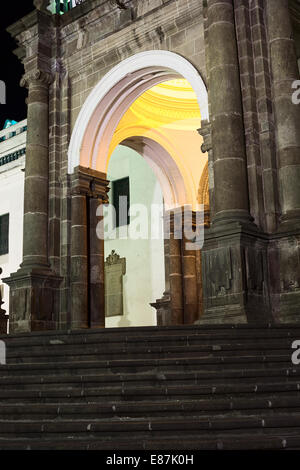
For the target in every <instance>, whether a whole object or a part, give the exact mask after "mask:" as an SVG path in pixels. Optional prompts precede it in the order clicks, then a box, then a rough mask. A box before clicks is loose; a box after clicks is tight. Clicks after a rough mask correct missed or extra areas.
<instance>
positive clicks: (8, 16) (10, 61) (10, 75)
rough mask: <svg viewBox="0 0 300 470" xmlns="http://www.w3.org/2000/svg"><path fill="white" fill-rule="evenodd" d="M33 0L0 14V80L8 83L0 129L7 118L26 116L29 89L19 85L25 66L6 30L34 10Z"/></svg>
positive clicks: (0, 112) (19, 119) (23, 117)
mask: <svg viewBox="0 0 300 470" xmlns="http://www.w3.org/2000/svg"><path fill="white" fill-rule="evenodd" d="M33 9H34V6H33V0H22V1H21V2H20V1H18V2H15V3H14V4H12V6H11V7H9V6H7V8H5V9H3V10H2V13H1V16H0V38H1V69H0V80H3V81H4V82H5V84H6V105H3V104H0V130H1V129H2V128H3V125H4V122H5V120H6V119H14V120H15V121H21V120H22V119H25V118H26V105H25V99H26V96H27V91H26V89H24V88H21V87H20V86H19V83H20V80H21V77H22V75H23V73H24V68H23V65H22V64H21V62H20V61H19V59H18V58H17V57H16V56H15V55H14V54H13V50H14V49H16V47H17V44H16V43H15V41H14V40H13V39H12V38H11V37H10V35H9V34H8V33H7V32H6V28H7V27H8V26H10V25H11V24H13V23H15V22H16V21H18V20H19V19H20V18H22V17H23V16H25V15H27V14H28V13H30V12H31V11H33Z"/></svg>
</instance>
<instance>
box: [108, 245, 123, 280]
mask: <svg viewBox="0 0 300 470" xmlns="http://www.w3.org/2000/svg"><path fill="white" fill-rule="evenodd" d="M121 263H122V264H123V271H124V272H123V274H126V258H121V256H120V255H118V253H116V250H112V252H111V254H110V255H109V256H108V257H107V258H106V261H105V264H106V266H113V265H114V264H121Z"/></svg>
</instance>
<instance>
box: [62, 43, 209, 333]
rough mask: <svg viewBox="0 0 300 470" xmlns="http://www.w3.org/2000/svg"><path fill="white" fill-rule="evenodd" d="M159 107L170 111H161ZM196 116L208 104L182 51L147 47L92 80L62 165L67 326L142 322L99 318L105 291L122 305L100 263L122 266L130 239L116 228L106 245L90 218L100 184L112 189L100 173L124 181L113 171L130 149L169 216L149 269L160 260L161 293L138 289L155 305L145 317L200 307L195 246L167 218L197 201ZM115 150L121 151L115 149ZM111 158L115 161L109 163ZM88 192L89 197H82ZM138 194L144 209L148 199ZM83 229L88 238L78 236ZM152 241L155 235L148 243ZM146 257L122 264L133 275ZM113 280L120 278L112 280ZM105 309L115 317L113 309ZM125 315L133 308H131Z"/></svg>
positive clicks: (181, 317) (164, 319)
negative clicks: (68, 271)
mask: <svg viewBox="0 0 300 470" xmlns="http://www.w3.org/2000/svg"><path fill="white" fill-rule="evenodd" d="M149 105H150V106H149ZM167 108H168V112H165V111H166V109H167ZM149 113H150V114H151V116H150V117H149ZM141 114H142V116H141ZM137 116H138V118H137ZM201 118H202V119H203V118H204V119H207V118H208V105H207V93H206V89H205V86H204V83H203V81H202V79H201V77H200V75H199V74H198V72H197V71H196V70H195V68H194V67H193V66H192V65H191V64H190V63H189V62H188V61H186V60H185V59H184V58H182V57H180V56H178V55H176V54H173V53H170V52H165V51H153V52H152V51H149V52H146V53H142V54H138V55H137V56H133V57H132V58H130V59H128V60H126V61H124V62H123V63H121V64H120V65H119V66H117V67H115V68H114V69H113V70H112V71H111V72H109V74H107V76H105V77H104V78H103V79H102V80H101V81H100V83H99V84H98V85H97V86H96V88H95V89H94V90H93V91H92V93H91V94H90V96H89V97H88V99H87V100H86V103H85V104H84V106H83V108H82V109H81V112H80V114H79V116H78V119H77V121H76V124H75V127H74V130H73V134H72V137H71V142H70V148H69V172H70V174H71V175H72V179H73V196H72V212H73V213H74V218H73V217H72V240H74V242H73V244H74V246H75V247H76V252H75V253H72V258H71V259H72V263H73V264H74V266H75V269H73V270H72V272H73V273H75V275H74V277H73V279H71V284H72V285H74V289H73V290H72V323H73V324H74V327H82V326H85V325H86V324H87V323H89V326H91V327H103V326H105V324H107V325H109V326H137V325H141V324H144V323H143V322H142V321H139V322H138V323H137V324H134V322H133V321H131V320H132V319H131V318H129V317H128V319H127V320H124V318H121V319H120V321H112V320H109V321H105V315H104V311H105V310H106V315H107V308H106V309H105V304H106V307H107V304H108V299H112V300H113V303H112V305H114V306H116V307H113V308H116V309H117V305H118V308H120V294H119V295H118V294H117V293H116V292H114V291H111V290H110V292H108V289H107V288H106V289H104V278H105V277H106V279H107V283H106V284H107V286H108V285H109V284H111V285H112V284H113V283H114V281H112V278H111V276H110V275H109V276H110V277H109V280H108V274H104V272H106V267H107V265H108V267H109V268H111V267H112V266H111V265H112V264H113V262H114V260H115V262H116V264H118V265H119V268H118V266H115V267H114V268H115V270H117V269H121V271H122V270H123V272H122V273H121V274H122V275H125V276H127V271H126V270H125V268H124V263H125V262H126V260H130V259H131V258H130V252H132V251H134V248H133V245H132V243H131V248H129V244H128V245H127V248H126V249H125V248H124V243H122V244H121V243H120V237H119V236H117V239H118V240H117V241H115V242H114V243H112V242H111V241H109V243H108V244H107V245H106V248H105V246H104V241H103V240H102V239H101V238H102V237H100V239H99V231H98V236H97V237H98V240H96V238H95V234H94V232H95V227H97V221H96V220H93V219H94V218H95V214H96V213H97V214H98V223H99V214H100V212H99V207H97V204H98V205H99V201H98V203H97V199H98V200H99V199H101V203H103V202H107V201H108V198H107V193H108V191H110V192H109V196H110V200H111V199H112V187H111V188H110V190H109V189H108V182H107V179H109V180H111V181H113V186H115V183H116V182H119V181H121V180H122V182H124V181H123V180H124V179H126V178H128V180H131V176H130V174H126V175H125V173H126V172H125V173H124V172H123V173H122V172H120V168H121V167H122V165H123V163H124V160H125V159H126V158H129V159H131V160H132V159H134V158H136V156H137V155H139V156H142V157H143V159H144V162H145V163H146V165H147V166H149V171H150V172H152V173H153V177H154V179H155V180H156V182H157V183H158V186H159V189H160V191H161V195H162V200H163V201H164V216H165V218H166V215H167V216H168V217H169V215H170V211H171V212H172V215H171V217H170V218H169V219H168V220H169V225H170V237H169V238H168V239H167V240H163V238H164V237H163V231H162V239H161V248H162V253H163V255H162V259H161V263H158V261H157V257H156V258H155V257H152V258H153V259H156V263H155V264H156V266H154V267H153V269H154V271H155V269H156V270H157V273H156V274H157V277H158V278H160V279H161V278H162V273H161V269H164V276H163V277H164V285H162V286H161V287H162V288H161V298H160V299H158V300H157V299H156V298H152V299H149V296H148V297H147V295H144V297H145V299H148V301H147V303H145V309H146V308H147V309H149V304H150V303H151V305H152V307H154V308H155V309H156V310H157V317H156V316H155V322H154V323H151V324H157V323H158V324H161V325H167V324H180V323H194V322H195V321H197V320H198V319H199V316H200V314H201V311H202V299H201V298H200V295H199V293H200V292H201V266H199V264H201V260H200V257H199V256H198V254H197V253H196V251H195V252H190V251H187V250H186V248H185V241H186V240H185V239H184V238H182V237H180V236H179V234H178V223H177V222H175V219H176V221H177V219H178V218H179V217H181V220H183V217H182V211H183V208H187V207H188V210H189V214H190V215H189V217H190V219H191V226H193V223H194V225H195V222H193V220H194V215H195V212H197V210H198V206H197V203H198V202H199V199H198V192H199V184H200V180H201V178H202V179H203V172H205V166H206V164H207V158H206V157H205V156H201V153H200V147H201V143H202V141H201V137H200V135H199V133H198V132H197V130H198V128H199V127H200V125H201ZM174 123H176V125H174ZM122 149H123V150H122ZM124 149H125V150H124ZM126 149H127V150H126ZM126 152H127V153H126ZM130 152H131V154H130ZM116 153H117V156H116ZM121 154H122V155H123V156H121V157H120V155H121ZM134 154H135V155H136V156H135V157H134ZM118 158H119V159H120V158H121V159H120V160H119V163H118V162H116V159H118ZM122 159H123V160H122ZM113 161H115V165H112V167H111V168H110V165H111V163H112V162H113ZM138 163H139V162H138V160H136V165H135V168H136V167H138V166H139V164H138ZM114 171H115V172H116V173H115V174H114ZM141 171H142V170H141ZM146 173H147V172H146ZM146 173H145V174H146ZM149 175H150V173H149ZM108 176H109V177H108ZM135 176H136V175H135ZM149 180H151V176H149ZM83 181H84V184H83V185H85V188H86V189H87V188H88V189H87V191H86V192H85V191H84V190H83V191H82V190H81V189H80V187H81V188H82V187H83V186H82V182H83ZM153 181H154V180H153ZM129 185H130V184H129V183H128V187H129ZM78 188H79V189H78ZM97 188H98V194H97ZM99 188H100V190H99ZM84 192H85V194H84ZM87 194H88V199H89V200H88V201H86V200H85V197H86V195H87ZM95 201H96V202H95ZM156 202H157V201H156ZM145 204H146V206H147V207H148V209H149V204H150V200H149V201H147V202H146V203H145ZM80 208H84V210H86V208H87V215H86V217H85V218H84V220H79V219H80V217H79V216H78V212H80ZM75 213H76V214H77V215H75ZM125 225H126V224H125ZM163 225H164V224H163ZM78 226H81V227H83V230H81V231H80V230H78ZM104 226H105V224H104ZM163 228H165V227H163ZM181 228H182V227H181ZM86 236H87V239H88V243H87V244H85V243H84V239H85V237H86ZM104 238H105V237H103V239H104ZM149 243H150V244H151V241H150V240H149ZM80 246H82V250H80ZM107 246H108V247H109V248H107ZM136 246H137V245H136ZM121 247H123V248H121ZM148 248H149V247H147V249H145V253H148V260H149V263H150V259H151V254H150V255H149V253H150V252H149V249H148ZM159 249H160V248H158V245H156V248H154V250H158V251H159ZM120 250H121V251H122V250H123V252H121V251H120ZM110 251H111V253H110ZM118 251H119V252H118ZM137 251H138V250H137ZM109 254H110V255H109ZM105 260H106V261H105ZM122 261H123V266H121V262H122ZM145 266H148V263H147V259H143V257H141V266H138V265H135V269H131V270H130V269H129V272H130V273H131V275H132V272H134V271H135V275H136V276H138V272H140V273H141V272H142V271H143V272H144V271H145ZM79 272H83V273H85V272H86V273H87V276H85V277H84V279H81V280H80V279H79V276H78V273H79ZM121 274H120V271H119V274H118V275H117V276H119V278H120V276H121ZM150 277H152V278H154V277H155V272H152V273H150ZM121 283H122V281H121ZM145 283H147V281H145ZM117 284H118V285H119V286H120V283H118V282H117ZM125 284H126V285H128V286H129V285H132V278H131V279H130V280H129V279H128V278H126V282H125ZM126 285H125V288H126ZM107 286H106V287H107ZM78 287H80V288H79V289H78ZM123 287H124V286H123ZM123 287H122V289H123ZM115 288H116V287H115ZM142 290H143V289H142ZM104 291H106V298H104ZM129 291H130V289H129ZM131 292H132V289H131ZM122 295H124V298H126V295H127V293H126V292H123V291H122ZM79 296H80V297H79ZM110 296H111V297H110ZM149 300H151V301H152V302H149ZM130 303H131V304H132V306H131V308H132V309H133V310H134V303H135V299H134V296H132V295H131V298H130ZM122 308H123V307H122ZM110 310H111V309H110ZM122 313H123V312H122ZM141 314H142V312H141ZM112 316H117V317H118V315H117V314H116V313H115V315H114V314H113V315H112ZM129 316H130V315H129ZM132 318H136V314H135V315H132Z"/></svg>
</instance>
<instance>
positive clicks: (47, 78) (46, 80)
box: [20, 70, 53, 88]
mask: <svg viewBox="0 0 300 470" xmlns="http://www.w3.org/2000/svg"><path fill="white" fill-rule="evenodd" d="M52 81H53V75H52V74H51V73H48V72H44V71H42V70H34V71H31V72H28V73H25V74H24V75H23V77H22V78H21V81H20V86H21V87H24V88H29V87H30V86H31V85H40V86H44V87H48V86H50V85H51V83H52Z"/></svg>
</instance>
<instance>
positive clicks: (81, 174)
mask: <svg viewBox="0 0 300 470" xmlns="http://www.w3.org/2000/svg"><path fill="white" fill-rule="evenodd" d="M71 181H72V183H71V194H72V195H78V194H83V195H85V196H89V197H92V198H95V199H101V200H102V202H103V203H106V202H108V196H107V194H108V192H109V187H108V186H109V181H107V179H106V175H105V174H104V173H100V172H99V171H96V170H91V169H90V168H84V167H81V166H79V167H77V168H75V170H74V173H73V175H72V177H71Z"/></svg>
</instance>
